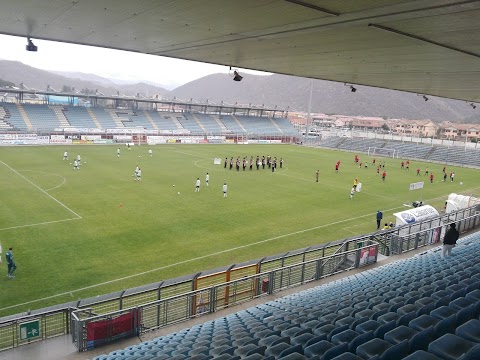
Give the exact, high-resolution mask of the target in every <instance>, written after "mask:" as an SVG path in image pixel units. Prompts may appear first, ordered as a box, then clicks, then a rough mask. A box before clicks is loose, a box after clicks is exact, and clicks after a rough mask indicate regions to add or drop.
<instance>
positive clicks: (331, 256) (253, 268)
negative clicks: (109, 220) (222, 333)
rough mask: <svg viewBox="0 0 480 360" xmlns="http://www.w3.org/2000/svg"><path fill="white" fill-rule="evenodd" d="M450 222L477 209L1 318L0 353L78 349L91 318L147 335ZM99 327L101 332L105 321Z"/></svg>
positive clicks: (463, 226)
mask: <svg viewBox="0 0 480 360" xmlns="http://www.w3.org/2000/svg"><path fill="white" fill-rule="evenodd" d="M452 222H455V223H457V225H458V229H459V231H460V232H465V231H468V230H471V229H474V228H478V227H480V209H479V208H478V206H477V207H471V208H467V209H462V210H459V211H456V212H453V213H450V214H445V215H442V216H439V217H436V218H433V219H429V220H425V221H422V222H418V223H414V224H410V225H405V226H402V227H398V228H393V229H391V230H388V231H381V232H375V233H372V234H366V235H362V236H359V237H355V238H350V239H346V240H342V241H337V242H334V243H328V244H324V245H317V246H314V247H309V248H306V249H299V250H297V251H293V252H289V253H286V254H281V255H277V256H271V257H266V258H262V259H260V260H255V261H251V262H248V263H245V264H236V265H231V266H228V267H225V268H222V269H217V270H213V271H208V272H202V273H197V274H194V275H190V276H185V277H181V278H177V279H172V280H167V281H162V282H159V283H155V284H149V285H144V286H139V287H137V288H133V289H128V290H123V291H120V292H117V293H113V294H106V295H101V296H98V297H95V298H90V299H83V300H79V301H75V302H71V303H68V304H61V305H57V306H55V307H53V308H49V309H41V310H36V311H32V312H31V313H22V314H16V315H12V316H8V317H5V318H2V319H0V350H6V349H10V348H13V347H17V346H20V345H24V344H27V343H30V342H32V341H38V340H44V339H47V338H50V337H53V336H60V335H64V334H69V333H72V335H73V338H74V341H75V342H76V344H77V346H78V348H79V350H80V351H83V350H85V349H87V348H90V347H91V346H92V344H91V343H89V344H90V345H88V344H87V339H88V337H87V336H86V335H85V333H84V331H86V330H85V329H86V327H85V325H86V324H87V323H90V322H92V323H93V322H94V320H95V319H96V320H98V321H100V320H99V319H102V321H106V322H107V323H108V321H110V322H113V321H115V320H117V318H118V315H119V314H120V315H125V314H130V315H129V316H124V317H123V318H121V319H122V321H123V323H122V324H123V325H122V326H124V328H123V329H124V330H128V329H130V330H129V331H130V332H128V331H126V333H127V334H128V336H130V335H133V334H136V332H138V331H140V332H143V331H149V330H153V329H156V328H159V327H162V326H167V325H170V324H174V323H177V322H180V321H184V320H187V319H189V318H191V317H196V316H199V315H201V314H203V313H205V312H213V311H217V310H220V309H223V308H225V307H230V306H233V305H236V304H239V303H241V302H244V301H248V300H251V299H254V298H256V297H259V296H263V295H265V294H271V293H274V292H277V291H281V290H282V289H285V288H289V287H293V286H297V285H300V284H304V283H307V282H309V281H313V280H316V279H320V278H324V277H327V276H331V275H334V274H337V273H340V272H343V271H348V270H350V269H352V268H356V267H358V266H363V265H364V264H368V263H371V262H372V261H376V256H377V254H383V255H390V254H399V253H402V252H405V251H410V250H414V249H416V248H418V247H421V246H425V245H428V244H429V243H432V242H433V241H438V240H439V239H440V237H441V236H442V232H443V231H444V230H443V229H445V225H447V224H450V223H452ZM439 229H440V230H439ZM434 231H436V232H437V235H435V236H433V232H434ZM373 259H374V260H373ZM152 304H155V305H152ZM140 308H141V309H142V311H140V312H139V313H134V309H140ZM126 309H127V310H126ZM154 309H156V310H154ZM74 314H75V315H74ZM152 314H154V315H152ZM70 318H71V320H72V321H71V322H70V320H69V319H70ZM146 319H147V320H148V321H147V320H146ZM153 319H156V320H153ZM90 320H91V321H90ZM36 321H38V327H39V330H38V331H39V334H37V336H29V335H28V334H27V336H24V335H25V334H22V331H23V329H25V328H26V327H27V330H28V329H30V328H29V327H28V326H25V325H24V324H27V325H28V324H29V323H31V322H36ZM129 321H130V322H131V323H132V324H133V325H136V324H137V322H138V326H137V327H136V328H135V327H133V325H132V327H128V326H127V325H125V323H128V322H129ZM22 325H24V326H23V327H22ZM102 326H106V327H107V328H108V326H107V325H105V324H102ZM91 331H92V330H91V329H90V334H91ZM27 332H28V331H27ZM80 333H81V335H82V336H80ZM117 335H118V334H117ZM115 336H116V335H114V334H113V333H112V334H110V335H109V336H107V339H111V340H113V339H115V338H116V337H115ZM89 341H90V340H89ZM92 341H93V340H92ZM93 344H95V343H93Z"/></svg>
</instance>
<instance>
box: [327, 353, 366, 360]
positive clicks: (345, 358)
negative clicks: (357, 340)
mask: <svg viewBox="0 0 480 360" xmlns="http://www.w3.org/2000/svg"><path fill="white" fill-rule="evenodd" d="M331 360H363V359H362V358H361V357H359V356H357V355H355V354H352V353H351V352H344V353H343V354H341V355H338V356H335V357H334V358H333V359H331Z"/></svg>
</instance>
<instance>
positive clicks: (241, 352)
mask: <svg viewBox="0 0 480 360" xmlns="http://www.w3.org/2000/svg"><path fill="white" fill-rule="evenodd" d="M286 345H287V346H290V345H288V344H286ZM258 348H259V346H258V345H255V344H247V345H243V346H240V347H238V348H236V349H235V350H234V351H233V355H237V356H240V357H245V356H247V355H249V353H250V351H252V350H256V349H258ZM265 348H266V347H265Z"/></svg>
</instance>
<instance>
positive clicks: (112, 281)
mask: <svg viewBox="0 0 480 360" xmlns="http://www.w3.org/2000/svg"><path fill="white" fill-rule="evenodd" d="M399 208H402V207H395V208H392V209H387V210H384V211H392V210H396V209H399ZM375 214H376V213H371V214H366V215H362V216H356V217H352V218H349V219H343V220H339V221H335V222H332V223H329V224H323V225H319V226H315V227H312V228H308V229H303V230H298V231H295V232H292V233H289V234H283V235H278V236H274V237H271V238H269V239H265V240H260V241H257V242H254V243H251V244H246V245H242V246H237V247H234V248H230V249H225V250H222V251H217V252H214V253H211V254H207V255H202V256H197V257H195V258H191V259H186V260H183V261H178V262H176V263H175V264H169V265H165V266H161V267H158V268H155V269H150V270H147V271H142V272H140V273H137V274H133V275H128V276H124V277H121V278H118V279H113V280H109V281H105V282H102V283H99V284H94V285H90V286H85V287H83V288H79V289H75V290H68V291H65V292H63V293H59V294H55V295H51V296H47V297H44V298H41V299H35V300H31V301H27V302H24V303H21V304H15V305H11V306H7V307H4V308H0V311H4V310H8V309H12V308H15V307H18V306H24V305H28V304H32V303H35V302H40V301H44V300H49V299H53V298H56V297H60V296H66V295H70V293H73V292H79V291H84V290H89V289H93V288H96V287H100V286H104V285H108V284H113V283H115V282H119V281H124V280H128V279H132V278H134V277H138V276H142V275H146V274H150V273H153V272H156V271H159V270H164V269H168V268H171V267H174V266H178V265H183V264H186V263H190V262H193V261H197V260H202V259H206V258H209V257H212V256H216V255H221V254H225V253H228V252H232V251H236V250H240V249H245V248H247V247H251V246H255V245H258V244H262V243H266V242H270V241H274V240H278V239H282V238H286V237H289V236H292V235H298V234H302V233H305V232H308V231H312V230H318V229H321V228H324V227H327V226H332V225H337V224H341V223H344V222H347V221H352V220H358V219H359V218H364V217H367V216H372V217H373V216H374V215H375Z"/></svg>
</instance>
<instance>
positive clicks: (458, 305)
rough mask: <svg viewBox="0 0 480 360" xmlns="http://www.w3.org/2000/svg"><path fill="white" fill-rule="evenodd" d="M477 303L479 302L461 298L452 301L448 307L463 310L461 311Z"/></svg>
mask: <svg viewBox="0 0 480 360" xmlns="http://www.w3.org/2000/svg"><path fill="white" fill-rule="evenodd" d="M476 303H477V301H475V300H474V299H471V298H467V297H460V298H457V299H455V300H452V301H451V302H450V303H449V304H448V306H449V307H451V308H453V309H457V310H461V309H464V308H466V307H468V306H470V305H475V304H476Z"/></svg>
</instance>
